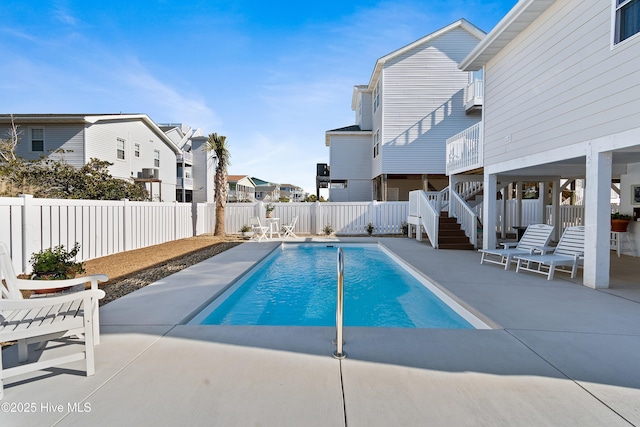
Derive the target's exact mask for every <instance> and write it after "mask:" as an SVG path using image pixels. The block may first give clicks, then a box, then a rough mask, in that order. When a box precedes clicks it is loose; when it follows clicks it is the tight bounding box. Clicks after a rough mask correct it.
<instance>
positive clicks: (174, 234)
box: [0, 195, 584, 272]
mask: <svg viewBox="0 0 640 427" xmlns="http://www.w3.org/2000/svg"><path fill="white" fill-rule="evenodd" d="M515 203H516V201H507V209H506V215H505V225H506V227H507V231H510V230H511V228H512V227H513V226H515V225H529V224H535V223H541V222H547V223H548V222H550V218H551V207H550V206H547V207H546V208H545V210H544V211H543V209H542V207H541V205H540V203H539V202H538V200H523V201H522V223H520V224H518V223H517V222H516V220H515V218H516V204H515ZM274 205H275V210H274V215H273V216H274V217H275V218H278V224H279V225H280V226H281V225H283V224H288V223H291V222H292V221H293V218H294V217H295V216H297V217H298V221H297V223H296V226H295V229H294V232H295V233H299V234H312V235H315V234H323V230H324V229H325V227H326V226H327V225H329V226H331V228H332V229H333V230H334V232H335V233H337V234H341V235H365V234H366V227H367V225H368V224H372V225H373V228H374V231H373V233H374V234H377V235H385V234H401V233H402V224H403V223H406V222H407V217H408V214H409V202H376V201H372V202H349V203H319V202H316V203H275V204H274ZM501 205H502V202H501V201H498V206H497V208H498V212H499V213H501V212H502V207H501ZM559 208H560V215H561V224H562V227H561V228H562V229H563V230H564V228H565V227H568V226H571V225H582V224H583V222H582V221H583V217H584V207H582V206H560V207H559ZM476 212H478V213H479V214H480V215H481V213H482V212H481V209H480V208H476ZM543 212H545V215H546V217H545V218H542V216H543ZM252 216H257V217H260V218H264V216H265V208H264V204H263V203H262V202H258V203H227V207H226V210H225V230H226V232H227V233H228V234H237V233H239V231H240V228H241V227H242V226H243V225H244V224H249V218H250V217H252ZM500 221H501V218H498V223H497V224H496V225H497V231H498V232H499V231H500ZM214 223H215V206H214V205H213V204H206V203H198V204H195V203H193V204H192V203H178V202H173V203H161V202H157V203H156V202H131V201H127V200H122V201H96V200H59V199H35V198H33V197H32V196H29V195H24V196H20V197H11V198H9V197H0V241H2V242H3V243H4V244H6V245H7V246H8V247H9V250H10V253H11V257H12V260H13V264H14V267H15V269H16V271H19V272H25V271H29V270H30V268H29V267H30V266H29V265H28V264H29V259H30V258H31V255H32V254H33V253H34V252H39V251H41V250H43V249H47V248H50V247H53V246H57V245H60V244H62V245H65V247H66V248H72V247H73V245H74V244H75V243H76V242H78V243H80V253H79V255H78V257H77V260H78V261H86V260H88V259H92V258H98V257H103V256H106V255H111V254H115V253H118V252H123V251H128V250H132V249H138V248H143V247H147V246H151V245H157V244H160V243H165V242H168V241H172V240H177V239H182V238H186V237H191V236H196V235H199V234H204V233H212V232H213V227H214Z"/></svg>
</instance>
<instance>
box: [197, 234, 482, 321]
mask: <svg viewBox="0 0 640 427" xmlns="http://www.w3.org/2000/svg"><path fill="white" fill-rule="evenodd" d="M343 250H344V258H345V271H344V324H345V326H376V327H399V328H465V329H469V328H474V326H472V325H471V323H469V321H467V320H465V318H463V316H461V315H460V314H458V312H456V311H455V310H453V309H452V308H451V307H450V306H449V305H447V304H446V303H444V302H443V301H442V300H441V299H440V298H438V297H437V296H436V295H434V293H432V292H431V291H429V289H427V287H426V286H425V285H424V284H423V283H421V282H420V281H418V280H417V279H416V278H415V277H413V276H412V275H411V274H410V273H409V272H408V271H407V270H405V269H404V268H403V267H401V266H400V265H399V264H398V263H397V262H395V261H394V260H393V259H391V258H390V257H389V256H388V255H387V254H386V253H385V252H383V251H382V250H381V249H380V248H379V247H378V246H377V245H366V246H346V245H345V246H343ZM336 253H337V248H336V247H327V246H326V245H284V246H283V249H280V250H277V251H276V253H275V254H274V255H273V256H271V257H269V258H268V259H267V260H266V261H264V262H263V263H261V265H260V267H259V268H258V269H256V270H255V271H254V272H253V274H251V275H250V276H249V277H247V278H246V279H242V280H241V281H240V282H239V283H238V284H237V285H236V286H234V287H233V288H231V289H230V290H229V291H227V292H226V293H225V294H223V295H222V296H221V297H219V298H217V299H216V300H215V301H214V302H213V303H212V304H211V305H210V306H209V307H208V308H207V309H205V310H204V311H203V312H202V313H201V314H200V315H198V316H196V317H195V318H194V320H193V321H192V322H191V323H197V324H204V325H286V326H334V325H335V313H336V282H337V279H336V277H337V276H336V275H337V273H336ZM454 304H455V303H454ZM458 311H460V309H458ZM462 311H464V309H462ZM465 314H466V315H468V313H465ZM466 317H469V316H466ZM471 317H472V316H471ZM472 321H473V320H472ZM476 326H478V325H476Z"/></svg>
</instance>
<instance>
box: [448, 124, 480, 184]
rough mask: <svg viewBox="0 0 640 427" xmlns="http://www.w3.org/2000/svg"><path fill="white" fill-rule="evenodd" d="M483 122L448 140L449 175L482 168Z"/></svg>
mask: <svg viewBox="0 0 640 427" xmlns="http://www.w3.org/2000/svg"><path fill="white" fill-rule="evenodd" d="M482 145H483V138H482V122H478V123H476V124H475V125H473V126H471V127H470V128H467V129H465V130H463V131H462V132H460V133H459V134H457V135H454V136H452V137H451V138H449V139H447V175H455V174H457V173H461V172H466V171H469V170H473V169H477V168H481V167H482V166H483V162H482V158H483V156H482Z"/></svg>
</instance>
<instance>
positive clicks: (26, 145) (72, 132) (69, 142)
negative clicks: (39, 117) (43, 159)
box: [0, 123, 85, 167]
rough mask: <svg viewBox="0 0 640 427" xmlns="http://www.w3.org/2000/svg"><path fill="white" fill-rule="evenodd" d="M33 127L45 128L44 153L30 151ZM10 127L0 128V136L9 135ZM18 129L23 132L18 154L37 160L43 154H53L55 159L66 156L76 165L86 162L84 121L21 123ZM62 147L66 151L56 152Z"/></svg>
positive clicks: (67, 159)
mask: <svg viewBox="0 0 640 427" xmlns="http://www.w3.org/2000/svg"><path fill="white" fill-rule="evenodd" d="M32 127H36V128H42V129H44V153H32V152H30V151H29V149H30V144H31V137H30V135H29V129H30V128H32ZM9 129H10V128H9V127H6V128H0V137H1V138H5V137H7V135H8V131H9ZM18 131H19V132H22V135H21V138H20V144H18V147H17V149H16V154H17V155H18V156H20V157H22V158H24V159H27V160H35V159H39V158H40V156H41V155H47V156H48V155H51V157H52V158H54V159H60V158H64V159H65V161H67V162H68V163H69V164H71V165H73V166H75V167H81V166H82V165H84V163H85V162H84V151H83V147H84V139H83V138H84V129H83V125H82V123H68V124H51V123H42V124H41V123H20V127H19V128H18ZM60 149H62V150H64V151H65V153H58V154H55V153H54V152H55V151H56V150H60Z"/></svg>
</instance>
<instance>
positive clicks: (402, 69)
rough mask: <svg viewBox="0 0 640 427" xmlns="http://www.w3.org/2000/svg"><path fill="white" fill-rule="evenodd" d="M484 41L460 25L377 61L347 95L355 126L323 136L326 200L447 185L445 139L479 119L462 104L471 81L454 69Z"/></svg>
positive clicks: (396, 196) (398, 195)
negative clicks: (365, 80)
mask: <svg viewBox="0 0 640 427" xmlns="http://www.w3.org/2000/svg"><path fill="white" fill-rule="evenodd" d="M484 36H485V33H484V32H483V31H481V30H480V29H478V28H477V27H475V26H474V25H472V24H471V23H469V22H468V21H466V20H464V19H462V20H460V21H457V22H454V23H453V24H451V25H449V26H447V27H445V28H442V29H440V30H438V31H436V32H434V33H432V34H430V35H428V36H425V37H423V38H421V39H419V40H417V41H415V42H413V43H411V44H409V45H407V46H405V47H403V48H401V49H398V50H396V51H395V52H392V53H390V54H388V55H386V56H383V57H382V58H380V59H378V60H377V62H376V64H375V66H374V69H373V73H372V75H371V78H370V80H369V83H368V84H367V85H358V86H355V87H354V89H353V96H352V102H351V108H352V110H354V111H355V112H356V123H355V124H354V125H351V126H347V127H342V128H338V129H333V130H330V131H327V132H326V141H325V143H326V145H327V146H328V147H330V160H329V165H330V171H331V172H330V185H329V188H330V192H329V198H330V200H331V201H336V202H338V201H365V200H372V199H375V200H408V197H409V191H410V190H414V189H424V190H427V189H430V190H440V189H442V188H443V187H445V186H446V185H447V182H448V181H447V177H446V175H445V143H446V140H447V138H449V137H450V136H452V135H455V134H456V133H458V132H460V131H462V130H463V129H466V128H468V127H469V126H471V125H473V124H474V123H477V122H478V121H479V120H480V119H481V116H480V113H479V110H478V109H477V108H476V107H477V106H476V105H475V104H474V103H473V102H468V101H469V99H467V98H468V95H469V93H468V90H467V87H468V86H469V82H470V81H472V80H473V79H474V76H475V75H476V74H474V73H473V72H463V71H461V70H460V69H459V68H458V64H459V63H460V61H461V60H462V59H464V57H465V56H466V55H467V54H468V53H469V52H470V51H471V50H472V49H473V48H474V47H475V46H476V45H477V44H478V42H479V41H480V40H481V39H482V38H483V37H484ZM470 99H471V101H473V100H474V99H475V98H474V97H473V96H472V97H471V98H470Z"/></svg>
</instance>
